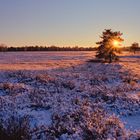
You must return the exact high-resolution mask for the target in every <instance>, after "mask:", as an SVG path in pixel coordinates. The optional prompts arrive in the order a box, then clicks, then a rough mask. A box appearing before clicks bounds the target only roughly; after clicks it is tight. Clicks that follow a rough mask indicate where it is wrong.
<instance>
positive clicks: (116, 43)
mask: <svg viewBox="0 0 140 140" xmlns="http://www.w3.org/2000/svg"><path fill="white" fill-rule="evenodd" d="M112 44H113V46H114V47H120V46H121V43H120V42H119V41H117V40H113V41H112Z"/></svg>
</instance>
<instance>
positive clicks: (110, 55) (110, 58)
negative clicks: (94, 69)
mask: <svg viewBox="0 0 140 140" xmlns="http://www.w3.org/2000/svg"><path fill="white" fill-rule="evenodd" d="M109 63H112V54H111V53H110V54H109Z"/></svg>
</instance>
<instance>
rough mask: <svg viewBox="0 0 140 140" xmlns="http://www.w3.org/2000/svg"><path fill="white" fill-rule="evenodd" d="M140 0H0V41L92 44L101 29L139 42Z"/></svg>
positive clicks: (13, 43)
mask: <svg viewBox="0 0 140 140" xmlns="http://www.w3.org/2000/svg"><path fill="white" fill-rule="evenodd" d="M139 27H140V0H0V43H5V44H7V45H8V46H24V45H47V46H48V45H58V46H75V45H79V46H85V47H86V46H88V47H90V46H95V42H97V41H98V40H99V35H101V33H102V31H103V30H104V29H106V28H107V29H108V28H111V29H113V30H114V31H121V32H122V33H123V34H124V35H123V37H124V39H125V42H124V45H130V44H131V43H133V42H139V43H140V28H139Z"/></svg>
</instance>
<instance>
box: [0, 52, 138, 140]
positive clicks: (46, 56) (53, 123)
mask: <svg viewBox="0 0 140 140" xmlns="http://www.w3.org/2000/svg"><path fill="white" fill-rule="evenodd" d="M94 55H95V53H94V52H27V53H25V52H18V53H0V120H1V122H0V127H1V126H2V127H1V128H3V127H4V128H5V131H6V130H7V126H9V125H10V124H8V122H11V121H9V120H11V118H13V116H14V118H15V119H14V120H20V119H19V118H23V120H24V118H28V122H27V119H26V125H27V124H28V126H26V127H27V128H28V129H27V130H28V132H25V131H23V133H28V135H27V136H30V137H32V139H44V140H46V139H48V140H50V139H52V140H55V139H56V140H58V139H61V140H65V139H69V140H75V139H76V140H94V139H98V140H101V139H103V140H104V139H105V140H106V139H110V140H113V139H121V140H124V139H128V140H129V139H130V140H131V139H132V140H133V139H134V140H136V139H139V138H140V131H139V129H140V72H139V71H140V54H135V55H134V54H130V53H123V54H121V56H120V62H116V63H112V64H106V63H104V64H101V63H92V62H88V60H89V59H92V58H94ZM17 124H18V122H17ZM19 124H20V123H19ZM11 125H13V124H11ZM1 128H0V131H1ZM134 130H135V131H134ZM0 134H1V132H0Z"/></svg>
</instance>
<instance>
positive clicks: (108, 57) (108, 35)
mask: <svg viewBox="0 0 140 140" xmlns="http://www.w3.org/2000/svg"><path fill="white" fill-rule="evenodd" d="M121 36H122V33H120V32H113V31H112V30H111V29H108V30H107V29H106V30H105V31H104V32H103V33H102V36H101V37H100V38H101V41H100V42H97V43H96V44H97V45H98V48H97V54H96V57H97V58H100V59H103V60H105V61H108V62H109V63H111V62H112V61H113V60H118V56H117V55H116V52H120V48H119V47H120V45H121V42H122V41H123V39H122V38H121Z"/></svg>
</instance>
